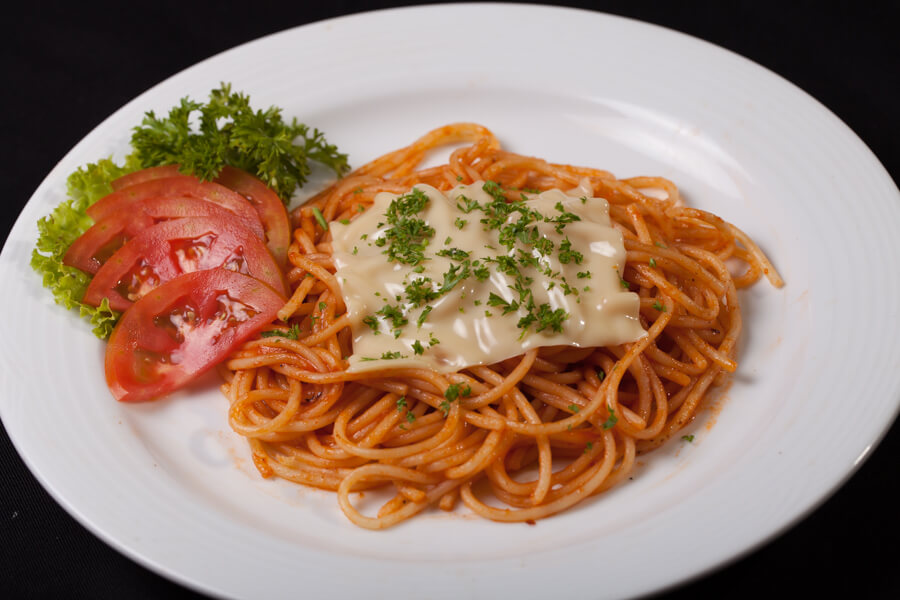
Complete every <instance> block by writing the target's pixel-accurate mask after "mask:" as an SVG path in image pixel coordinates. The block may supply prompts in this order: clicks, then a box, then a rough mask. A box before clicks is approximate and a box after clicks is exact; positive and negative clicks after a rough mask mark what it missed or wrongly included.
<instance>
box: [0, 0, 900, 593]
mask: <svg viewBox="0 0 900 600" xmlns="http://www.w3.org/2000/svg"><path fill="white" fill-rule="evenodd" d="M402 4H403V3H381V2H373V3H366V2H332V3H330V6H327V7H325V6H316V7H314V8H310V7H307V6H304V5H303V3H299V2H290V3H289V2H282V3H268V2H252V3H229V2H218V3H211V2H208V3H191V2H178V3H174V2H165V1H161V2H155V3H146V4H142V5H141V7H140V8H131V5H130V4H128V3H121V2H120V3H116V4H113V3H91V2H83V3H77V4H76V3H71V4H69V3H58V4H56V3H44V2H25V3H18V4H17V5H15V8H11V9H10V8H9V7H7V8H6V9H4V12H5V19H4V20H5V21H6V27H5V28H4V29H5V32H4V35H3V39H2V42H0V44H2V48H3V51H2V53H0V64H2V66H3V69H2V71H0V72H2V74H3V80H5V81H6V87H5V89H4V90H3V91H2V96H0V97H2V106H3V109H4V110H3V117H4V118H3V128H2V136H3V144H2V145H0V152H2V160H0V169H2V174H3V177H2V180H3V181H5V182H6V184H5V185H6V186H7V188H8V190H7V194H6V197H5V202H7V203H9V205H10V206H9V207H7V209H6V210H5V211H3V229H2V233H3V238H4V239H5V236H6V233H7V232H8V231H9V229H10V228H11V227H12V224H13V222H14V220H15V218H16V216H17V214H18V212H19V210H21V208H22V206H24V204H25V203H26V202H27V200H28V199H29V197H30V196H31V194H32V193H33V191H34V190H35V189H36V188H37V186H38V184H39V183H40V182H41V180H42V179H43V178H44V177H45V176H46V174H47V173H48V172H49V171H50V169H51V168H52V167H53V166H54V165H55V164H56V162H57V161H58V160H59V159H60V158H62V156H63V155H64V154H65V153H66V152H67V151H68V150H69V149H70V148H71V147H72V146H73V145H74V144H75V143H76V142H78V141H79V140H80V139H81V138H82V137H83V136H84V135H86V134H87V133H88V132H90V131H91V130H92V129H93V128H94V127H96V126H97V125H98V124H99V123H100V122H101V121H102V120H103V119H104V118H105V117H106V116H108V115H109V114H111V113H112V112H114V111H115V110H116V109H118V108H119V107H120V106H122V105H123V104H125V103H126V102H127V101H128V100H130V99H132V98H133V97H135V96H137V95H139V94H140V93H142V92H144V91H145V90H146V89H148V88H149V87H151V86H152V85H154V84H156V83H157V82H159V81H161V80H163V79H165V78H167V77H169V76H171V75H173V74H175V73H177V72H179V71H181V70H182V69H184V68H186V67H189V66H191V65H192V64H194V63H196V62H198V61H200V60H202V59H204V58H207V57H209V56H211V55H213V54H216V53H218V52H220V51H223V50H226V49H228V48H231V47H233V46H235V45H238V44H240V43H243V42H246V41H250V40H253V39H255V38H258V37H260V36H263V35H265V34H269V33H273V32H276V31H280V30H283V29H287V28H290V27H294V26H297V25H302V24H304V23H308V22H311V21H317V20H320V19H324V18H328V17H332V16H337V15H342V14H349V13H355V12H360V11H363V10H369V9H374V8H380V7H383V6H399V5H402ZM562 4H567V5H570V6H582V7H584V8H591V9H594V10H599V11H603V12H608V13H613V14H618V15H623V16H628V17H632V18H636V19H640V20H643V21H647V22H651V23H655V24H658V25H662V26H665V27H669V28H672V29H675V30H678V31H681V32H684V33H688V34H691V35H694V36H696V37H699V38H702V39H704V40H707V41H709V42H712V43H715V44H718V45H720V46H723V47H725V48H727V49H729V50H732V51H734V52H737V53H739V54H741V55H743V56H745V57H747V58H750V59H751V60H754V61H756V62H758V63H759V64H761V65H763V66H764V67H767V68H768V69H770V70H772V71H774V72H775V73H778V74H779V75H781V76H782V77H784V78H786V79H788V80H790V81H791V82H793V83H795V84H796V85H798V86H799V87H801V88H802V89H804V90H805V91H806V92H808V93H809V94H811V95H812V96H814V97H815V98H817V99H818V100H819V101H820V102H822V103H823V104H824V105H825V106H827V107H828V108H829V109H830V110H831V111H832V112H834V113H835V114H836V115H837V116H838V117H839V118H841V119H842V120H843V121H844V122H846V123H847V124H848V125H849V126H850V127H851V128H852V129H853V130H854V131H855V132H856V133H857V134H858V135H859V136H860V137H861V138H862V139H863V141H864V142H865V143H866V144H867V145H868V146H869V147H870V148H871V149H872V150H873V151H874V153H875V154H876V155H877V156H878V157H879V159H880V160H881V161H882V163H883V164H884V165H885V167H886V168H887V170H888V171H889V172H890V173H891V175H892V177H894V180H895V181H897V180H898V174H900V141H898V140H900V118H898V110H897V100H898V97H900V75H898V72H900V69H898V66H900V42H898V32H897V26H896V23H897V16H898V14H897V12H898V11H897V9H896V8H893V9H889V8H886V7H888V6H889V4H896V3H887V2H885V3H883V4H881V3H871V4H870V3H863V2H857V3H853V4H849V3H847V4H844V3H841V4H836V3H820V2H795V3H787V2H721V3H720V2H700V3H697V2H693V3H691V2H689V3H679V2H659V3H652V2H650V3H648V2H634V1H631V2H612V1H609V2H595V3H592V4H586V3H582V4H580V5H578V4H577V3H562ZM136 6H137V5H135V7H136ZM874 258H876V259H877V257H874ZM891 267H894V265H887V268H891ZM897 301H900V299H897V298H885V302H897ZM11 316H13V315H6V317H7V318H10V317H11ZM846 376H856V377H865V376H866V374H865V373H855V374H846ZM0 393H4V391H3V390H0ZM847 401H848V407H849V406H850V405H852V404H855V403H860V402H864V401H865V399H864V398H847ZM848 409H854V410H855V409H858V408H848ZM898 458H900V426H897V425H896V424H895V425H894V427H893V428H892V429H891V430H890V432H889V433H888V434H887V436H886V437H885V438H884V440H883V441H882V442H881V444H880V445H879V447H878V449H877V450H876V452H874V454H873V455H872V456H871V458H869V459H868V460H867V461H866V462H865V463H864V464H863V465H862V467H861V468H860V469H859V470H858V471H857V472H856V474H855V475H853V477H852V478H851V479H850V480H849V481H848V482H847V483H846V485H844V486H843V487H842V488H841V489H840V490H839V491H838V492H837V493H836V494H834V495H833V496H832V497H831V498H830V499H828V500H827V501H826V502H824V503H823V504H822V505H821V506H819V507H818V508H817V509H816V510H815V511H814V512H812V513H811V514H810V515H809V516H808V517H807V518H805V519H804V520H803V521H802V522H800V523H798V524H797V525H796V526H794V527H793V528H791V529H790V530H789V531H787V532H785V533H783V534H782V535H781V536H780V537H778V538H776V539H775V540H773V541H771V542H769V543H767V544H766V545H764V546H763V547H761V548H759V549H756V550H754V551H753V552H751V553H750V554H748V555H746V556H744V557H742V558H740V559H739V560H737V561H735V562H733V563H731V564H730V565H728V566H726V567H725V568H723V569H720V570H718V571H715V572H713V573H711V574H707V575H706V576H704V577H702V578H700V579H698V580H695V581H691V582H689V583H687V584H684V585H681V586H679V587H677V588H675V589H672V590H668V591H667V592H665V593H664V594H663V595H661V596H660V597H666V598H689V597H697V596H698V595H699V597H704V596H706V595H710V596H712V595H715V596H717V597H719V596H721V597H726V596H727V597H731V598H735V597H737V598H751V597H752V598H757V597H765V596H768V595H770V594H773V593H774V594H775V597H780V596H781V594H782V593H786V594H787V593H789V594H792V595H793V594H803V595H804V597H811V596H813V595H815V594H825V597H833V596H834V595H836V594H851V595H852V597H867V598H872V597H874V598H888V597H891V598H900V568H898V566H897V564H896V560H895V559H896V557H897V549H896V548H897V546H896V544H897V540H898V538H900V516H898V505H900V486H898V484H900V469H898V468H897V463H898ZM0 476H2V484H0V594H2V595H3V597H6V598H13V597H16V598H17V597H23V598H43V597H47V598H91V599H103V598H121V597H125V598H162V597H165V598H191V597H200V596H197V595H196V594H195V593H194V592H192V591H189V590H186V589H184V588H182V587H180V586H179V585H177V584H175V583H172V582H169V581H167V580H166V579H164V578H162V577H160V576H158V575H156V574H154V573H151V572H150V571H148V570H146V569H144V568H143V567H141V566H139V565H137V564H135V563H133V562H132V561H130V560H129V559H126V558H125V557H123V556H122V555H120V554H118V553H117V552H116V551H114V550H112V549H111V548H109V547H108V546H106V545H105V544H104V543H103V542H101V541H100V540H99V539H97V538H95V537H94V536H93V535H92V534H91V533H90V532H88V531H87V530H86V529H84V528H83V527H82V526H81V525H80V524H78V523H77V522H75V521H74V520H73V519H72V518H71V517H69V516H68V514H67V513H66V512H65V511H63V509H62V508H60V507H59V506H58V505H57V504H56V503H55V502H54V501H53V500H52V499H51V498H50V496H49V495H48V494H47V493H46V492H45V491H44V490H43V488H42V487H41V486H40V485H39V484H38V483H37V481H36V480H35V479H34V478H33V477H32V476H31V474H30V473H29V472H28V470H27V469H26V467H25V466H24V464H23V463H22V461H21V459H20V458H19V456H18V454H17V453H16V451H15V449H14V448H13V446H12V444H11V443H10V441H9V438H8V437H7V435H6V432H5V430H3V429H0ZM736 518H740V516H739V515H736ZM638 560H639V559H638ZM302 594H303V592H302V588H299V589H298V596H300V597H302Z"/></svg>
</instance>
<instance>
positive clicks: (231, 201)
mask: <svg viewBox="0 0 900 600" xmlns="http://www.w3.org/2000/svg"><path fill="white" fill-rule="evenodd" d="M151 198H156V199H160V198H197V199H200V200H206V201H207V202H212V203H213V204H218V205H220V206H222V207H224V208H227V209H228V210H230V211H231V212H233V213H235V214H236V215H238V218H239V219H240V221H241V222H242V223H244V224H245V226H246V227H248V228H249V229H250V230H251V231H253V232H254V233H255V234H257V235H258V236H259V238H260V239H264V236H265V232H264V230H263V227H262V222H261V221H260V220H259V216H258V214H257V212H256V209H255V208H253V205H252V204H250V202H249V201H247V199H246V198H244V197H243V196H241V195H240V194H238V193H237V192H235V191H232V190H230V189H228V188H227V187H225V186H224V185H219V184H218V183H214V182H212V181H200V180H199V179H197V178H196V177H190V176H188V175H178V176H175V177H161V178H157V179H149V180H147V181H142V182H140V183H135V184H134V185H129V186H128V187H123V188H122V189H120V190H118V191H115V192H113V193H111V194H107V195H106V196H104V197H103V198H101V199H100V200H98V201H97V202H95V203H94V204H92V205H91V206H89V207H88V208H87V210H86V211H85V212H87V214H88V216H89V217H90V218H92V219H93V220H94V222H95V223H99V222H100V221H102V220H103V219H105V218H107V217H110V216H112V215H115V214H122V213H127V212H130V211H133V210H134V206H133V205H134V203H136V202H141V201H144V200H148V199H151Z"/></svg>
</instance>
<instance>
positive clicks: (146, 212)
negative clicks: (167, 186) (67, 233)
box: [63, 197, 262, 274]
mask: <svg viewBox="0 0 900 600" xmlns="http://www.w3.org/2000/svg"><path fill="white" fill-rule="evenodd" d="M184 217H222V218H229V217H230V218H232V219H238V218H239V216H238V215H236V214H235V213H233V212H231V211H230V210H228V209H227V208H224V207H223V206H222V205H220V204H213V203H212V202H207V201H205V200H199V199H197V198H188V197H185V198H176V197H161V198H145V199H144V200H139V201H137V202H134V203H133V204H132V205H131V210H129V211H127V212H123V213H117V214H114V215H111V216H109V217H106V218H104V219H102V220H101V221H100V222H98V223H95V224H94V225H92V226H91V227H90V228H89V229H88V230H87V231H85V232H84V233H83V234H81V236H79V237H78V238H77V239H76V240H75V241H74V242H73V243H72V245H71V246H69V249H68V250H67V251H66V254H65V256H63V263H64V264H66V265H69V266H70V267H76V268H78V269H81V270H82V271H85V272H87V273H91V274H94V273H96V272H97V271H98V270H99V269H100V267H101V266H102V265H103V263H105V262H106V260H107V259H109V257H110V256H112V254H113V253H114V252H115V251H116V250H118V249H119V248H121V247H122V246H123V245H125V242H127V241H128V240H130V239H131V238H133V237H134V236H136V235H137V234H139V233H140V232H141V231H143V230H144V229H147V228H148V227H151V226H153V225H155V224H157V223H160V222H162V221H168V220H170V219H178V218H184ZM241 223H242V224H243V225H244V226H247V225H248V223H246V222H244V221H242V222H241ZM253 223H255V224H256V225H257V226H258V225H259V221H254V222H253ZM253 223H250V224H251V225H252V224H253ZM254 233H256V231H254ZM260 239H262V238H260Z"/></svg>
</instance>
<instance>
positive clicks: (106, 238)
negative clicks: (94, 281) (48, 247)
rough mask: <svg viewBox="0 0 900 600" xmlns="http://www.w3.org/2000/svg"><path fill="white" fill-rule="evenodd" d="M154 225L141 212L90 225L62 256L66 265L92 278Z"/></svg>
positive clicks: (148, 217)
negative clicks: (109, 259)
mask: <svg viewBox="0 0 900 600" xmlns="http://www.w3.org/2000/svg"><path fill="white" fill-rule="evenodd" d="M153 224H154V220H153V218H152V217H150V216H149V215H147V214H145V213H143V212H140V211H136V212H135V213H134V214H130V213H120V214H116V215H112V216H110V217H107V218H105V219H103V220H102V221H100V222H99V223H94V224H93V225H91V227H90V228H88V230H87V231H85V232H84V233H82V234H81V235H80V236H79V237H78V238H77V239H76V240H75V241H74V242H72V245H71V246H69V249H68V250H66V253H65V255H64V256H63V264H65V265H68V266H70V267H75V268H76V269H81V270H82V271H84V272H85V273H90V274H91V275H93V274H95V273H96V272H97V271H98V270H99V269H100V267H102V266H103V263H105V262H106V261H107V259H108V258H109V256H111V255H112V253H114V252H115V251H116V250H118V249H119V248H121V247H122V246H123V245H124V244H125V242H126V241H128V240H129V239H131V238H133V237H134V236H135V235H136V233H135V232H136V231H140V230H143V229H147V228H148V227H152V226H153Z"/></svg>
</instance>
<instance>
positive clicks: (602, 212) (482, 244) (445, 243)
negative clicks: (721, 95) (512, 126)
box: [331, 182, 646, 373]
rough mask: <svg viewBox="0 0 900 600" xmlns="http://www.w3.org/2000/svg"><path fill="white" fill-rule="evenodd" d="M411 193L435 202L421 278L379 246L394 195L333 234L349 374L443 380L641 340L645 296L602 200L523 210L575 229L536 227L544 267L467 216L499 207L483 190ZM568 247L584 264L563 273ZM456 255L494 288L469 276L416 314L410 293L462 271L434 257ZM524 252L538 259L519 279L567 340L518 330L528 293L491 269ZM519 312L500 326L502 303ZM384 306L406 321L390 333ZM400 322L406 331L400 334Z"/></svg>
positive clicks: (572, 196)
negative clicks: (635, 289) (568, 350)
mask: <svg viewBox="0 0 900 600" xmlns="http://www.w3.org/2000/svg"><path fill="white" fill-rule="evenodd" d="M416 188H417V189H419V190H421V191H422V192H424V194H425V195H426V196H427V197H428V202H427V205H426V206H425V208H424V209H423V210H422V211H420V212H419V213H418V214H417V215H416V217H417V218H419V219H423V220H424V221H425V222H426V223H427V224H428V225H430V226H431V227H432V228H434V235H433V236H431V237H430V238H429V243H428V246H427V247H426V248H425V256H426V260H424V261H422V262H421V263H419V264H420V267H419V268H418V269H417V270H418V271H420V272H416V271H414V270H413V266H412V265H407V264H400V263H398V262H389V260H388V257H387V255H386V254H385V253H384V250H385V249H386V247H387V246H384V245H381V246H379V245H378V242H377V240H378V239H379V238H383V237H384V236H385V233H386V231H387V230H389V229H390V228H391V226H390V225H388V224H387V221H388V219H387V217H386V214H387V211H388V208H389V207H390V205H391V202H393V201H394V200H395V199H396V198H398V195H396V194H389V193H382V194H379V195H378V196H376V198H375V201H374V204H373V205H372V207H371V208H370V209H369V210H367V211H366V212H364V213H361V214H360V215H359V216H357V217H356V218H355V219H354V220H353V221H351V222H350V223H349V224H341V223H332V224H331V231H332V236H333V256H334V262H335V265H336V268H337V270H336V277H337V279H338V282H339V283H340V286H341V293H342V295H343V298H344V301H345V303H346V305H347V314H348V316H349V318H350V322H351V330H352V337H353V355H352V356H350V357H349V359H348V362H349V370H350V371H353V372H359V371H367V370H375V369H381V368H386V367H424V368H430V369H434V370H437V371H439V372H445V373H446V372H452V371H458V370H460V369H463V368H465V367H469V366H473V365H482V364H491V363H495V362H497V361H500V360H503V359H506V358H510V357H512V356H516V355H519V354H522V353H523V352H524V351H526V350H528V349H531V348H537V347H542V346H555V345H569V346H578V347H594V346H607V345H615V344H622V343H625V342H633V341H635V340H637V339H638V338H640V337H642V336H644V335H646V332H645V331H644V329H643V328H642V327H641V324H640V321H639V320H638V309H639V299H638V296H637V294H635V293H632V292H629V291H627V290H626V289H624V288H623V286H622V279H621V271H622V267H623V266H624V264H625V248H624V243H623V240H622V235H621V234H620V233H619V232H618V231H617V230H615V229H614V228H613V227H612V226H611V225H610V219H609V204H608V203H607V201H606V200H604V199H602V198H589V197H585V195H584V194H582V193H581V192H583V191H585V190H583V189H581V188H577V189H576V190H574V191H572V192H570V193H569V194H565V193H563V192H561V191H559V190H550V191H547V192H543V193H540V194H536V195H533V196H531V197H529V198H528V200H526V201H524V203H525V205H527V206H528V207H529V208H531V209H533V210H535V211H537V212H538V213H540V214H542V215H544V216H546V217H551V218H553V217H559V216H560V215H561V214H564V213H561V212H560V210H559V209H560V208H562V209H564V212H565V213H572V214H574V215H577V217H578V218H579V220H575V221H573V222H569V223H567V224H565V226H564V228H562V230H561V232H558V231H557V229H558V225H557V224H555V223H553V222H538V223H536V225H535V226H536V227H537V229H538V232H539V234H540V237H543V238H547V239H549V240H550V241H552V242H553V244H554V246H553V248H554V249H553V251H552V252H549V253H546V255H541V254H540V253H538V252H537V250H536V249H535V247H534V246H531V245H525V244H521V243H519V244H518V246H517V247H515V248H513V249H512V250H511V251H507V248H505V247H504V246H503V245H501V244H500V242H499V232H498V230H497V229H493V230H489V231H486V230H485V229H486V226H485V225H484V224H483V223H482V222H481V219H483V218H484V217H485V213H484V212H482V211H481V210H479V209H475V210H471V211H470V212H465V211H464V210H463V209H461V207H463V208H464V207H465V204H466V201H467V200H469V201H475V202H478V203H479V204H480V205H483V206H486V205H488V204H489V203H490V202H491V201H492V200H493V198H492V197H491V196H490V195H489V194H488V193H487V192H485V191H484V190H483V189H482V188H483V184H482V183H481V182H476V183H474V184H471V185H462V186H458V187H457V188H455V189H453V190H451V191H450V192H448V193H447V195H446V196H445V195H444V194H443V193H441V192H440V191H438V190H437V189H435V188H433V187H430V186H427V185H417V186H416ZM588 193H589V192H588ZM517 218H518V213H512V215H511V216H510V217H509V218H508V219H507V223H511V222H513V221H514V220H516V219H517ZM566 240H568V241H569V242H570V244H571V248H572V250H574V251H577V252H579V253H580V254H581V259H580V264H576V261H575V260H573V259H571V257H570V260H569V261H568V262H566V263H564V262H562V261H561V260H560V258H561V255H560V253H559V249H560V247H561V245H562V246H563V247H565V245H566V244H564V242H565V241H566ZM453 248H456V249H460V250H463V251H465V252H468V253H469V257H468V260H469V261H473V262H472V263H470V264H479V265H481V266H486V267H487V268H488V270H489V277H487V278H486V279H484V280H483V281H479V279H478V278H477V277H475V276H474V275H472V276H469V277H467V278H465V279H464V280H462V281H460V282H459V283H457V284H456V285H455V286H454V287H453V288H452V289H451V290H450V291H449V292H447V293H446V294H444V295H442V296H440V297H439V298H437V299H436V300H432V301H430V302H428V303H427V304H426V305H422V306H415V305H414V304H413V303H412V302H409V301H408V298H407V296H406V293H405V290H406V287H407V285H408V284H409V283H410V282H413V281H415V280H417V279H422V278H426V277H427V278H430V280H431V282H433V283H431V284H430V285H431V286H432V287H433V289H438V288H440V287H441V285H442V284H443V282H444V281H445V274H446V273H447V272H448V271H449V270H450V269H451V268H452V267H453V266H454V265H458V264H459V263H460V261H459V260H455V261H454V260H453V259H452V258H450V257H447V256H439V255H437V253H438V252H439V251H441V250H442V249H446V250H450V249H453ZM519 251H524V252H526V253H528V254H530V255H532V256H535V257H539V267H535V266H528V267H523V268H521V269H520V270H519V272H520V273H521V275H522V276H524V277H528V278H530V284H529V285H528V288H527V289H528V290H530V292H531V299H532V300H533V303H534V306H535V307H540V306H541V305H545V304H546V305H548V306H545V307H544V308H545V309H546V308H548V307H549V309H550V310H552V311H559V310H560V309H561V311H563V312H564V313H565V314H566V315H567V316H566V318H565V319H564V320H563V321H562V322H561V331H555V330H554V328H553V327H552V326H548V327H546V328H545V329H543V330H542V331H536V326H535V324H532V325H531V326H530V327H527V328H522V327H521V326H520V325H521V322H520V320H521V319H522V318H523V317H525V316H526V315H527V314H528V311H527V310H526V309H525V308H524V307H523V306H522V304H524V303H523V302H519V301H520V300H522V296H521V293H520V292H521V288H522V286H521V285H520V286H519V288H520V289H519V291H517V290H516V289H515V284H516V277H515V276H513V275H509V274H506V273H504V272H502V271H501V270H500V269H499V268H498V265H497V263H496V262H492V261H490V260H489V261H485V259H490V258H492V257H493V258H496V257H497V256H499V255H508V256H513V257H516V256H518V254H517V252H519ZM562 258H563V260H565V258H566V256H565V255H562ZM476 260H478V261H479V262H478V263H474V261H476ZM483 274H484V271H483V270H482V276H483ZM548 275H553V276H552V277H551V276H548ZM492 294H493V296H492ZM498 299H502V302H498ZM517 302H518V303H519V307H518V309H517V310H512V311H508V312H507V314H503V313H504V310H505V309H507V308H508V306H506V305H505V303H509V306H510V307H511V306H515V304H514V303H517ZM385 306H390V307H392V309H391V310H393V311H394V312H393V314H398V312H399V313H401V314H402V317H401V318H400V319H399V320H398V321H395V320H393V319H391V318H387V317H386V316H385V314H383V313H382V314H379V311H384V307H385ZM426 306H430V309H426ZM423 312H424V313H425V314H424V315H423ZM547 312H549V311H547ZM389 314H391V313H389ZM557 314H559V313H557ZM403 319H406V321H407V323H406V324H405V325H402V326H398V323H402V320H403Z"/></svg>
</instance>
